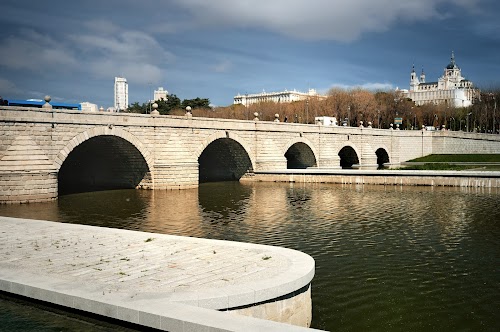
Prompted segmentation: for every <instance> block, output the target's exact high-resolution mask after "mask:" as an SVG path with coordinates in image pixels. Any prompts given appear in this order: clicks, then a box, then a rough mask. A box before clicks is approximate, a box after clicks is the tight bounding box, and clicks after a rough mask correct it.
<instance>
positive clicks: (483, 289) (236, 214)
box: [0, 182, 500, 331]
mask: <svg viewBox="0 0 500 332" xmlns="http://www.w3.org/2000/svg"><path fill="white" fill-rule="evenodd" d="M499 198H500V192H499V190H498V189H481V188H477V189H476V188H467V189H464V188H442V187H400V186H362V185H358V186H356V185H329V184H298V183H290V184H288V183H245V184H240V183H237V182H223V183H206V184H202V185H201V186H200V187H199V188H198V189H192V190H180V191H140V190H139V191H136V190H118V191H109V192H97V193H91V194H77V195H68V196H64V197H61V198H60V200H59V201H58V202H53V203H43V204H29V205H16V206H13V205H4V206H0V215H9V216H20V217H25V218H39V219H48V220H55V221H61V222H75V223H83V224H91V225H98V226H106V227H116V228H126V229H133V230H142V231H149V232H159V233H168V234H176V235H186V236H196V237H206V238H215V239H228V240H236V241H245V242H254V243H262V244H271V245H279V246H285V247H289V248H293V249H297V250H301V251H304V252H306V253H308V254H310V255H312V256H313V257H314V258H315V260H316V276H315V278H314V280H313V293H312V294H313V310H314V312H313V327H317V328H321V329H326V330H336V331H357V330H373V331H391V330H395V331H400V330H414V331H417V330H428V329H434V330H456V329H466V330H488V329H491V330H498V328H500V326H499V325H500V323H499V322H498V320H497V319H496V315H497V311H498V308H499V307H500V289H499V287H498V285H499V284H500V273H498V268H497V266H498V262H499V261H500V242H499V241H498V239H499V238H500V212H499V209H498V208H497V205H498V202H499V201H500V199H499Z"/></svg>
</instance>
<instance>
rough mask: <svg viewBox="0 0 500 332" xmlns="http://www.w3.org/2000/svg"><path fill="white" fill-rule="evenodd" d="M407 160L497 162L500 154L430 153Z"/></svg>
mask: <svg viewBox="0 0 500 332" xmlns="http://www.w3.org/2000/svg"><path fill="white" fill-rule="evenodd" d="M409 161H410V162H423V163H431V162H433V163H436V162H441V163H451V162H466V163H474V162H476V163H493V162H497V163H499V162H500V154H431V155H428V156H425V157H421V158H416V159H412V160H409Z"/></svg>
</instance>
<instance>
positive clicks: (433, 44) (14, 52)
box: [0, 0, 500, 108]
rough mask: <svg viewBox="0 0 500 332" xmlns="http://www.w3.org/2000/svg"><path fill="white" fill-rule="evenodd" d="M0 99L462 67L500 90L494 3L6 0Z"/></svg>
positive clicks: (221, 94) (498, 11)
mask: <svg viewBox="0 0 500 332" xmlns="http://www.w3.org/2000/svg"><path fill="white" fill-rule="evenodd" d="M1 17H2V19H1V20H0V95H1V96H2V97H3V98H12V99H14V98H15V99H28V98H43V96H44V95H46V94H49V95H51V96H52V98H53V100H59V101H65V102H82V101H90V102H93V103H96V104H98V105H99V106H104V107H105V108H106V107H108V106H112V104H113V84H114V77H115V76H123V77H126V78H127V81H128V83H129V102H130V103H132V102H134V101H138V102H140V103H142V102H145V101H147V100H148V99H150V98H152V90H153V89H155V88H157V87H159V86H163V87H164V88H165V89H167V90H168V91H169V92H170V93H174V94H176V95H177V96H178V97H180V98H181V99H191V98H196V97H201V98H209V99H210V101H211V102H212V103H213V104H214V105H221V106H224V105H229V104H232V101H233V96H234V95H236V94H237V93H241V94H245V93H256V92H261V91H263V90H265V91H281V90H284V89H288V90H293V89H297V90H299V91H307V89H309V88H314V89H316V90H318V91H320V92H326V91H328V90H329V89H330V88H332V87H345V88H348V87H356V86H361V87H365V88H370V89H379V90H380V89H381V90H387V89H394V88H396V87H400V88H408V85H409V74H410V71H411V68H412V65H413V64H414V65H415V69H416V70H417V71H418V72H420V71H421V70H422V68H423V69H424V71H425V73H426V76H427V81H436V80H437V79H438V77H439V76H440V75H442V72H443V69H444V67H445V66H446V65H447V64H448V63H449V61H450V55H451V52H452V51H454V52H455V58H456V61H457V64H458V65H459V66H460V67H461V68H462V74H463V75H464V76H465V77H466V78H468V79H470V80H472V81H473V82H474V83H475V84H476V85H478V86H479V87H482V88H491V87H500V77H499V75H500V33H499V32H500V19H499V17H500V4H498V0H348V1H347V0H141V1H137V0H99V1H95V0H82V1H67V0H64V1H63V0H50V1H33V0H3V1H2V6H1Z"/></svg>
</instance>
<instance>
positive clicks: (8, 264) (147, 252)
mask: <svg viewBox="0 0 500 332" xmlns="http://www.w3.org/2000/svg"><path fill="white" fill-rule="evenodd" d="M0 225H1V227H0V290H1V291H4V292H8V293H12V294H17V295H21V296H25V297H28V298H33V299H37V300H42V301H46V302H49V303H53V304H56V305H61V306H64V307H68V308H73V309H77V310H81V311H83V312H89V313H94V314H98V315H102V316H105V317H109V318H112V319H118V320H122V321H126V322H130V323H133V324H139V325H142V326H147V327H152V328H156V329H160V330H167V331H311V329H308V328H306V327H307V326H309V324H310V322H311V308H312V307H311V305H312V304H311V295H310V291H311V288H310V285H311V280H312V278H313V276H314V260H313V259H312V258H311V257H310V256H308V255H306V254H304V253H301V252H298V251H295V250H291V249H285V248H279V247H271V246H263V245H255V244H248V243H238V242H230V241H220V240H210V239H200V238H190V237H179V236H171V235H165V234H155V233H145V232H137V231H129V230H120V229H110V228H102V227H94V226H85V225H76V224H64V223H56V222H50V221H43V220H28V219H17V218H8V217H0ZM275 321H278V322H275ZM279 322H281V323H279ZM284 323H289V324H294V325H289V324H284ZM301 326H302V327H301Z"/></svg>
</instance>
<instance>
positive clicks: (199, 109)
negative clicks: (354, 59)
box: [128, 89, 500, 133]
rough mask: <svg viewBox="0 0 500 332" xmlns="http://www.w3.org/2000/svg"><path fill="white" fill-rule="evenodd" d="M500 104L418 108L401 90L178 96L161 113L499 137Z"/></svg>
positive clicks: (144, 108) (135, 107)
mask: <svg viewBox="0 0 500 332" xmlns="http://www.w3.org/2000/svg"><path fill="white" fill-rule="evenodd" d="M499 100H500V90H499V89H496V90H488V91H483V92H481V95H480V97H479V98H478V99H477V100H476V101H475V103H474V105H472V106H470V107H466V108H462V107H460V108H456V107H454V106H452V105H448V104H439V105H434V104H426V105H422V106H416V105H415V103H414V102H413V101H412V100H410V99H407V98H403V97H402V95H401V94H400V93H399V92H398V91H378V92H372V91H368V90H364V89H350V90H345V89H331V90H330V91H329V92H328V94H327V98H325V99H319V98H314V97H311V98H310V99H308V100H302V101H296V102H293V103H273V102H262V103H258V104H251V105H249V106H248V107H245V106H244V105H230V106H226V107H215V108H211V107H210V106H209V105H210V102H209V99H201V98H195V99H185V100H183V101H182V102H181V101H180V99H179V98H178V97H177V96H176V95H175V94H172V95H169V96H168V100H166V101H165V100H159V101H156V103H157V104H158V111H159V112H160V114H171V115H183V114H184V113H185V107H186V106H191V108H192V109H193V115H194V116H199V117H212V118H213V117H215V118H228V119H240V120H251V119H253V118H254V113H257V114H258V116H259V119H260V120H262V121H273V120H274V119H275V114H278V115H279V118H280V121H288V122H297V123H314V118H315V117H316V116H332V117H336V118H337V120H338V121H339V122H341V123H342V122H345V123H346V124H347V125H348V126H359V125H360V121H363V122H364V126H367V125H368V122H371V123H372V126H373V127H374V128H389V127H390V124H393V123H394V122H395V118H402V124H401V125H400V128H401V129H406V130H411V129H421V128H422V126H434V127H436V128H442V126H443V125H444V126H445V127H446V129H451V130H463V131H479V132H490V133H491V132H495V133H496V132H498V130H499V125H500V114H499V113H500V112H497V111H496V102H497V101H499ZM150 107H151V105H150V103H145V104H142V105H139V104H138V103H134V104H132V105H130V107H129V110H128V111H129V112H137V113H149V112H150V110H151V108H150Z"/></svg>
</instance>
